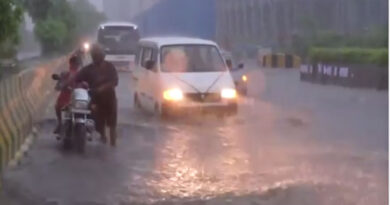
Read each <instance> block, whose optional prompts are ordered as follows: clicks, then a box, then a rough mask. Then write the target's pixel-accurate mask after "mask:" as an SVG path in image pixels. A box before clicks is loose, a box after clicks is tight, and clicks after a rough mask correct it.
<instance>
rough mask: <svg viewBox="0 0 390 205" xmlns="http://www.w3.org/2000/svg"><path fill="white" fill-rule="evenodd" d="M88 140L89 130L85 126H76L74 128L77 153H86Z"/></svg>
mask: <svg viewBox="0 0 390 205" xmlns="http://www.w3.org/2000/svg"><path fill="white" fill-rule="evenodd" d="M86 138H87V128H86V126H85V125H84V124H76V125H75V128H74V143H75V148H76V151H77V152H79V153H81V154H82V153H84V152H85V144H86Z"/></svg>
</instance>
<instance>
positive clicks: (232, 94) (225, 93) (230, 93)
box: [221, 88, 237, 99]
mask: <svg viewBox="0 0 390 205" xmlns="http://www.w3.org/2000/svg"><path fill="white" fill-rule="evenodd" d="M221 97H222V98H223V99H235V98H237V91H236V89H233V88H225V89H222V91H221Z"/></svg>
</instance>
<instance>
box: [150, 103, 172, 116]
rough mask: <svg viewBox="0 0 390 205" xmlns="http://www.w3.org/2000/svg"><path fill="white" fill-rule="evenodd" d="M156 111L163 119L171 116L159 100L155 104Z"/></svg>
mask: <svg viewBox="0 0 390 205" xmlns="http://www.w3.org/2000/svg"><path fill="white" fill-rule="evenodd" d="M154 112H155V113H156V115H157V116H158V117H159V118H160V119H162V120H166V119H168V118H169V114H168V112H167V111H166V110H165V109H164V108H163V106H161V105H160V104H159V103H158V102H156V103H155V104H154Z"/></svg>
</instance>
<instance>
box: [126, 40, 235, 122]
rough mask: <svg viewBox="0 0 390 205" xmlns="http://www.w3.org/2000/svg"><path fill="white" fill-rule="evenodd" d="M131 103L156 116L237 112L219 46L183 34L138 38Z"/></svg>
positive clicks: (232, 113) (230, 113)
mask: <svg viewBox="0 0 390 205" xmlns="http://www.w3.org/2000/svg"><path fill="white" fill-rule="evenodd" d="M133 75H134V79H135V82H136V83H135V92H134V105H135V106H136V107H142V108H143V109H146V110H148V111H152V112H156V113H157V114H159V115H163V116H164V115H167V114H173V113H175V112H190V111H194V110H201V111H207V112H213V113H217V114H219V115H234V114H236V113H237V92H236V89H235V86H234V83H233V79H232V77H231V75H230V72H229V69H228V68H227V66H226V64H225V62H224V60H223V58H222V56H221V53H220V50H219V47H218V46H217V44H216V43H214V42H212V41H208V40H202V39H196V38H183V37H161V38H146V39H141V40H140V42H139V45H138V51H137V56H136V70H135V71H134V72H133Z"/></svg>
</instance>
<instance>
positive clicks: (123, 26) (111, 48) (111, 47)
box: [97, 22, 140, 71]
mask: <svg viewBox="0 0 390 205" xmlns="http://www.w3.org/2000/svg"><path fill="white" fill-rule="evenodd" d="M139 38H140V35H139V32H138V28H137V25H135V24H132V23H126V22H110V23H105V24H101V25H100V26H99V29H98V34H97V42H98V43H99V44H100V45H101V46H102V47H103V48H104V51H105V53H106V60H107V61H109V62H111V63H113V64H114V66H115V67H116V68H117V69H118V70H122V71H131V70H132V68H133V67H134V60H135V53H136V50H137V43H138V40H139Z"/></svg>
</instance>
